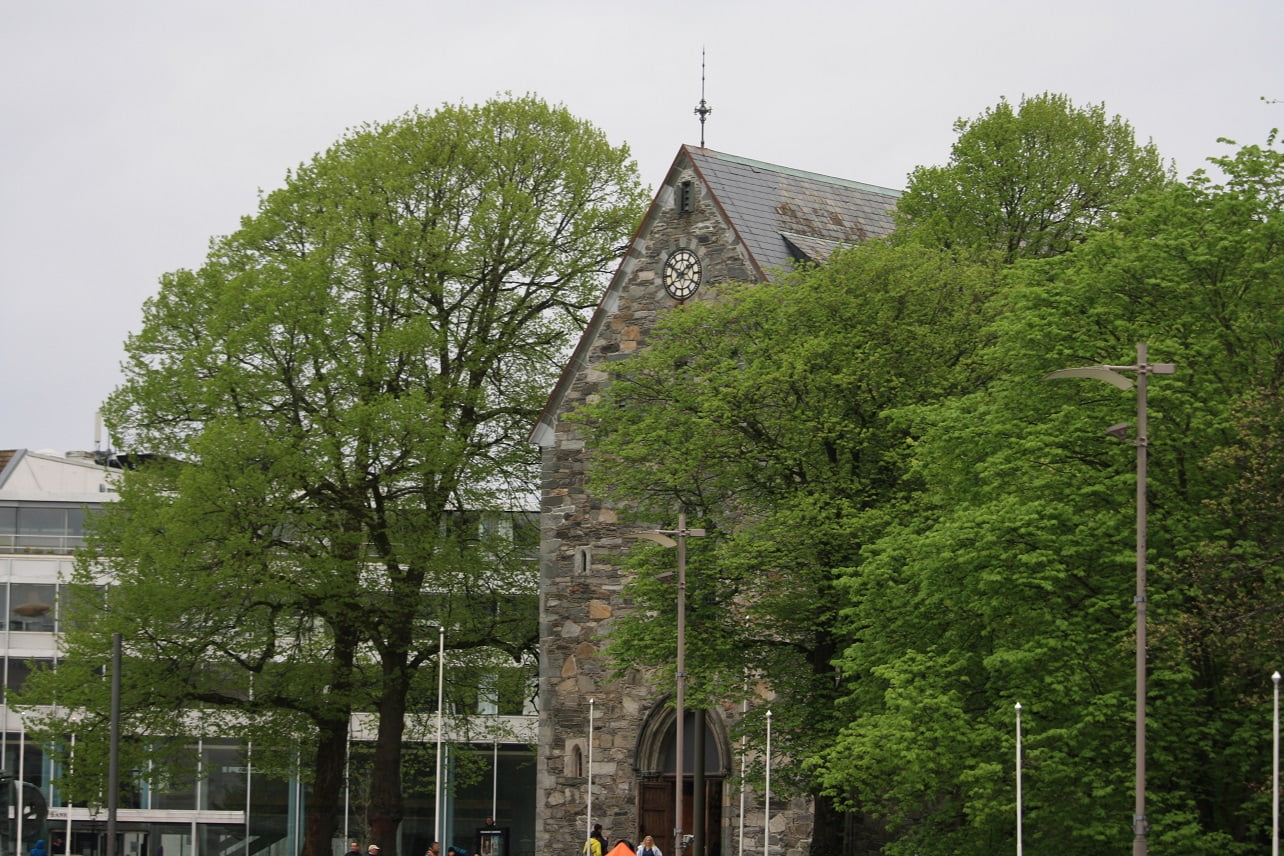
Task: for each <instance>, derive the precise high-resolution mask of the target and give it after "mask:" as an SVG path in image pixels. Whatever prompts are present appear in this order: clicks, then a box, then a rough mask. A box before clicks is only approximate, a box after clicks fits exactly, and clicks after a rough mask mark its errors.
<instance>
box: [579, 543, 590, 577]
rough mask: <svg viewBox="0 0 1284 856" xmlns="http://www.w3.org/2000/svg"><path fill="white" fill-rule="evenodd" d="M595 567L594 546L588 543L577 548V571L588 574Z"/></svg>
mask: <svg viewBox="0 0 1284 856" xmlns="http://www.w3.org/2000/svg"><path fill="white" fill-rule="evenodd" d="M592 567H593V548H592V547H590V546H588V545H587V544H586V545H584V546H582V547H576V548H575V573H577V574H587V573H588V572H589V570H590V569H591V568H592Z"/></svg>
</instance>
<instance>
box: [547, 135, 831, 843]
mask: <svg viewBox="0 0 1284 856" xmlns="http://www.w3.org/2000/svg"><path fill="white" fill-rule="evenodd" d="M683 180H691V181H693V182H694V188H695V191H696V194H695V207H694V210H693V211H691V212H688V213H680V212H677V211H675V210H674V206H673V188H674V186H675V185H676V184H677V183H678V182H680V181H683ZM680 247H686V248H689V249H693V250H695V251H696V252H697V253H698V254H699V256H700V258H701V261H702V264H703V268H704V283H705V284H707V283H709V282H715V281H731V280H736V281H746V280H752V279H756V276H755V275H754V274H753V272H752V271H751V269H750V267H749V264H748V262H747V260H746V257H745V254H744V252H743V250H742V249H741V247H740V246H739V245H738V243H737V242H736V240H735V237H734V233H733V232H732V231H731V230H730V229H729V228H728V226H727V224H726V222H725V221H724V220H723V218H722V216H721V214H720V213H719V211H718V210H717V208H716V206H715V205H713V204H712V203H711V200H710V199H709V197H708V194H707V193H706V192H705V191H704V188H703V186H702V185H701V183H700V182H699V181H698V179H697V177H696V175H695V174H694V172H693V171H692V169H691V167H690V164H689V163H686V162H685V159H683V160H681V161H679V162H678V163H676V164H675V166H674V169H673V171H672V172H671V174H670V176H669V179H668V180H667V181H666V184H665V186H664V187H662V189H661V191H660V193H659V194H658V196H657V200H656V202H655V205H654V206H653V209H652V213H651V215H649V217H648V220H647V221H646V224H645V225H644V227H643V233H642V234H640V235H639V236H638V238H637V240H636V241H635V242H634V245H633V247H632V251H631V253H630V256H629V258H628V259H626V260H625V262H624V263H623V265H622V266H621V270H620V272H619V273H618V274H617V276H616V278H615V280H614V281H613V283H612V286H611V288H610V289H609V290H608V293H607V295H606V297H605V298H604V300H603V304H602V307H601V308H600V310H599V311H600V312H601V313H603V315H602V317H601V318H600V321H601V324H600V327H599V329H598V330H597V335H596V337H595V339H594V340H593V341H592V342H591V347H590V348H589V349H588V351H587V352H586V358H585V360H584V364H583V365H582V367H581V369H580V371H579V374H578V375H577V376H576V377H575V378H574V382H573V384H572V386H571V387H570V388H569V391H568V393H567V395H566V397H565V400H564V401H563V402H562V406H561V408H560V410H559V412H558V416H559V417H560V416H561V415H563V414H565V413H566V412H568V411H570V410H573V409H574V408H575V407H577V406H578V405H580V404H581V403H582V402H584V401H586V400H589V398H590V396H593V395H595V394H596V393H597V392H599V391H600V389H601V386H602V384H603V383H604V382H605V380H606V374H605V372H604V371H603V366H604V365H605V364H606V363H609V362H611V361H614V360H619V359H627V358H628V356H629V355H630V354H632V353H635V352H637V351H638V350H639V349H641V348H644V347H645V346H646V339H647V334H648V332H649V331H650V329H651V327H652V325H653V324H654V322H655V319H656V317H657V315H658V314H659V313H661V312H664V311H666V310H669V309H671V308H672V307H673V306H674V301H673V300H672V299H671V298H670V297H669V296H668V295H667V294H666V293H665V291H664V287H663V283H662V280H661V274H660V270H661V267H662V265H663V263H664V260H665V259H666V258H667V257H668V255H669V254H670V253H671V252H673V251H674V250H676V249H678V248H680ZM706 294H707V289H705V288H704V287H702V288H701V290H700V291H699V292H697V295H696V298H695V299H700V298H701V297H702V296H704V295H706ZM588 466H589V461H588V456H587V454H586V451H585V444H584V439H583V437H581V436H580V435H579V433H578V432H577V430H576V429H575V428H574V427H573V426H569V425H567V424H566V423H565V422H562V421H560V419H559V421H558V423H557V426H556V432H555V438H554V441H553V443H552V444H551V445H548V446H546V448H545V449H544V450H543V483H542V488H541V547H540V646H541V647H540V707H541V713H540V726H539V746H538V771H537V790H538V793H537V794H536V800H537V806H536V853H537V854H538V856H549V855H550V854H565V856H575V854H578V853H579V852H580V848H581V846H582V844H583V841H584V838H585V836H586V833H587V830H588V828H589V824H590V819H589V818H588V817H587V814H586V812H587V796H586V788H587V784H588V775H587V774H588V772H589V769H588V764H589V755H590V747H589V746H588V734H589V709H590V705H589V700H590V699H592V700H593V704H592V709H593V746H592V747H591V750H592V751H591V754H592V766H591V772H592V785H593V794H592V815H593V817H592V819H591V822H592V823H601V824H602V825H603V828H604V830H605V831H606V833H607V835H608V836H610V838H611V840H612V841H614V840H615V839H618V838H628V839H629V840H632V841H634V842H635V843H636V835H637V833H638V808H637V805H636V800H637V795H638V783H637V781H636V776H635V770H636V766H635V765H636V763H637V758H636V753H637V749H638V740H639V735H640V732H641V728H642V725H643V721H644V719H645V717H646V716H647V714H648V713H649V712H650V711H651V710H652V709H653V708H654V707H655V705H656V704H658V703H659V702H660V701H661V700H662V699H661V697H660V694H659V693H658V692H657V691H655V690H653V689H652V688H651V687H650V686H649V682H648V681H647V680H646V675H644V674H639V675H638V677H637V679H636V680H627V681H619V682H611V681H610V680H609V679H608V666H607V664H606V663H605V662H604V661H603V658H602V648H603V646H604V643H605V640H606V637H607V635H608V634H609V633H610V629H611V624H612V622H613V621H614V619H615V618H616V617H617V616H618V615H619V614H620V610H621V609H622V607H623V604H622V601H621V598H620V595H621V591H622V589H623V585H624V579H623V578H622V576H621V575H620V574H619V573H618V572H617V571H616V565H615V563H614V562H613V561H612V559H613V557H615V556H617V555H618V554H619V553H620V552H621V551H622V550H623V549H624V548H625V543H624V537H623V536H624V534H625V533H624V531H623V530H622V527H621V526H620V525H619V522H618V520H617V514H616V511H615V509H613V508H612V507H611V506H610V504H608V503H606V502H605V501H603V500H602V499H601V498H599V497H596V496H594V495H593V494H592V493H591V492H590V491H589V489H588V487H587V476H588ZM675 523H676V519H675V520H674V521H669V522H667V523H664V524H663V525H674V524H675ZM734 715H735V711H729V712H727V713H726V714H725V715H724V719H726V718H727V717H732V716H734ZM577 758H578V764H579V768H578V769H576V763H577ZM729 760H730V762H731V764H732V766H733V771H734V768H735V767H736V766H737V765H738V763H739V760H740V759H739V757H738V756H734V753H733V757H732V758H730V759H729ZM728 784H729V785H730V782H729V783H728ZM723 803H724V805H723V811H722V816H723V829H722V835H721V838H722V841H723V853H726V854H732V853H735V852H736V849H737V844H738V840H739V835H740V817H739V805H740V800H739V792H738V790H737V791H735V792H734V793H733V792H732V789H731V788H730V787H727V788H725V789H724V799H723ZM773 803H774V804H775V807H774V810H773V817H772V844H771V850H772V852H773V853H780V854H785V856H788V854H799V856H801V854H803V853H805V852H806V845H807V838H808V836H809V835H810V806H809V805H808V804H807V803H806V801H798V802H796V803H790V804H787V805H786V804H782V803H778V802H777V801H776V800H773ZM763 822H764V816H763V812H762V799H761V796H760V795H754V794H750V795H749V796H748V797H747V798H746V817H745V823H744V827H745V829H744V834H745V838H746V842H747V844H746V846H748V843H750V842H752V843H753V844H754V849H753V850H749V852H754V850H757V851H758V852H760V851H761V838H762V825H763ZM647 831H648V832H651V834H653V835H655V837H656V839H657V842H658V843H659V844H660V847H661V848H662V849H663V850H664V851H665V852H666V853H668V852H669V851H670V850H672V842H671V841H668V840H666V839H667V838H668V837H671V831H669V830H666V831H664V832H663V833H661V834H656V833H655V832H654V831H651V830H647ZM688 831H689V830H688Z"/></svg>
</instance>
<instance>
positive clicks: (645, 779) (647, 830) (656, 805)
mask: <svg viewBox="0 0 1284 856" xmlns="http://www.w3.org/2000/svg"><path fill="white" fill-rule="evenodd" d="M676 724H677V717H676V716H674V710H673V708H671V707H667V706H665V705H664V703H663V702H661V703H660V704H658V705H656V707H654V708H653V709H652V710H651V713H650V714H649V715H648V716H647V719H646V722H645V723H644V724H643V726H642V732H641V735H640V738H639V740H638V749H637V755H636V764H637V771H638V775H637V782H638V794H637V807H638V830H637V835H638V837H637V841H638V842H640V841H641V840H642V837H643V836H646V835H650V836H652V837H653V838H654V839H655V841H656V844H658V845H659V847H660V849H661V850H663V851H664V852H665V853H669V851H671V850H672V849H673V830H674V828H675V826H676V824H675V823H674V817H673V809H674V802H675V800H674V797H675V793H674V790H673V789H674V785H675V776H674V770H675V768H676V764H675V763H674V761H675V760H676V755H675V754H674V748H675V745H674V744H675V742H676V736H677V735H676V732H677V729H676V728H675V726H676ZM702 725H703V728H701V726H702ZM682 730H683V735H682V738H683V742H684V743H685V744H686V751H685V752H684V754H683V756H682V773H683V776H682V778H683V780H684V781H683V788H682V795H683V796H682V809H683V811H682V814H683V818H682V831H683V832H684V833H686V834H687V835H691V834H694V832H695V830H696V822H695V821H696V818H697V817H701V816H702V819H703V827H702V828H703V832H704V844H705V846H704V848H703V851H704V852H703V853H700V854H697V853H694V852H692V851H688V852H687V853H686V854H679V856H716V854H718V853H721V852H722V794H723V782H724V781H725V780H726V778H727V776H728V775H730V772H731V771H730V767H729V765H728V763H727V759H728V758H730V757H731V755H730V751H729V748H730V747H729V743H728V740H727V731H726V728H725V727H724V725H723V723H722V721H721V719H720V718H719V717H717V716H713V715H710V714H709V713H708V712H707V711H695V710H688V711H686V717H685V720H684V722H683V726H682ZM702 732H703V733H702ZM697 747H700V748H702V749H703V751H697ZM701 757H703V760H704V763H703V765H701V764H698V763H697V759H699V758H701ZM698 779H702V780H703V787H702V788H701V789H700V790H702V791H703V800H699V799H697V787H696V782H697V780H698Z"/></svg>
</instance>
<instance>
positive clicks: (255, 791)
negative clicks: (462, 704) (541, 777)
mask: <svg viewBox="0 0 1284 856" xmlns="http://www.w3.org/2000/svg"><path fill="white" fill-rule="evenodd" d="M4 743H5V748H4V761H5V768H6V769H8V770H11V771H14V772H15V773H16V772H18V771H21V774H22V778H23V779H24V780H25V781H27V782H29V783H31V784H32V785H33V786H34V787H35V788H37V789H39V791H40V792H41V793H42V794H44V795H45V798H46V799H47V801H48V804H49V816H48V819H47V821H46V822H47V824H48V830H47V834H48V835H49V840H48V842H47V844H48V846H49V852H50V856H58V854H61V853H75V854H80V856H104V854H105V853H106V852H107V842H106V835H107V822H106V814H105V812H104V811H103V810H102V809H101V808H100V809H98V810H96V811H90V810H89V809H86V808H83V807H76V806H70V807H69V806H67V805H65V804H64V803H63V801H62V800H61V798H60V796H59V794H58V792H57V789H56V788H53V787H51V786H50V785H49V783H50V781H51V779H52V778H53V775H52V774H53V772H54V771H52V770H50V769H48V768H47V766H46V764H47V759H46V757H45V754H44V752H43V751H42V750H41V747H40V746H39V745H37V744H34V743H30V742H27V741H25V740H24V739H23V736H22V735H21V734H17V733H10V734H7V735H4ZM188 748H189V749H190V750H191V751H192V753H193V755H194V757H196V758H198V759H199V764H198V766H197V767H196V768H195V769H194V770H193V772H192V773H191V774H190V775H184V776H179V777H177V778H174V779H171V780H170V781H167V782H166V783H165V784H164V785H160V786H158V785H151V786H144V785H137V786H135V787H132V788H130V787H125V788H122V790H123V791H124V793H122V796H121V801H120V808H121V809H122V811H121V812H119V816H118V819H117V823H116V829H117V836H118V840H117V852H118V853H119V854H121V856H294V854H297V853H298V850H299V847H300V846H301V843H302V837H303V832H302V830H303V819H304V814H305V811H306V804H307V794H306V789H305V788H304V787H303V786H301V784H300V782H299V780H298V779H291V780H289V781H287V780H283V779H279V778H272V777H268V776H264V775H260V774H258V773H255V772H254V770H253V766H252V764H250V763H249V762H248V761H247V753H246V751H245V747H244V746H243V745H241V744H239V743H237V742H235V741H232V740H213V741H208V742H204V741H203V742H201V743H199V744H197V745H195V746H191V747H188ZM407 748H408V752H409V754H411V755H413V756H417V759H412V761H411V762H410V763H408V764H407V765H406V769H405V770H404V771H403V776H404V782H403V791H404V794H405V803H406V805H405V810H406V815H405V819H404V820H403V821H402V824H401V828H400V831H399V834H398V840H397V849H398V852H399V853H400V854H403V856H422V854H423V853H425V852H426V851H427V849H428V845H429V844H430V843H431V842H432V841H433V836H434V832H435V830H436V828H437V823H436V817H435V815H434V813H433V804H434V802H435V799H436V789H435V785H434V782H433V778H434V775H435V761H436V759H435V746H434V745H430V744H416V745H414V746H413V747H407ZM444 748H445V751H446V753H447V755H446V759H445V763H444V765H443V766H444V769H445V774H446V775H445V782H444V790H445V793H444V794H443V799H442V802H443V805H444V809H445V814H444V815H443V823H442V828H443V829H444V830H445V832H444V834H443V835H442V841H443V850H444V847H445V845H448V844H455V845H458V846H459V847H461V848H467V849H468V850H469V851H470V852H471V851H473V850H476V849H477V847H478V843H479V839H480V833H481V830H482V829H483V827H485V824H486V820H487V819H488V818H491V817H494V818H496V819H497V821H498V825H499V826H500V828H501V829H503V830H504V832H505V836H504V837H505V840H506V842H507V852H508V853H510V854H515V856H534V829H535V817H534V800H533V799H532V794H533V793H534V787H535V757H534V753H533V752H532V750H531V749H530V748H529V747H526V746H520V745H511V744H501V745H490V746H482V745H447V746H446V747H444ZM362 755H365V756H366V757H368V755H369V745H368V744H354V746H353V756H354V757H360V756H362ZM359 767H360V765H359V764H358V765H354V771H353V775H352V776H351V778H350V779H349V782H348V789H347V794H346V797H347V799H346V802H347V804H348V806H349V809H350V810H349V813H348V815H347V817H346V819H340V824H339V829H338V830H336V836H335V839H334V841H333V842H332V850H333V852H334V853H335V854H336V856H339V854H342V853H344V852H345V851H346V850H347V844H346V842H348V841H357V842H359V843H362V844H363V845H364V843H366V842H368V841H369V835H368V834H366V830H367V826H366V822H365V818H364V816H363V812H364V800H363V792H364V788H365V786H366V784H367V781H363V780H362V778H363V776H362V773H361V770H360V768H359ZM13 844H14V843H13V842H10V843H9V845H8V848H10V849H8V852H18V853H21V852H23V850H22V849H19V850H17V851H15V850H13V849H11V848H13ZM68 845H70V846H68ZM364 849H365V848H364V846H363V847H362V850H363V851H364Z"/></svg>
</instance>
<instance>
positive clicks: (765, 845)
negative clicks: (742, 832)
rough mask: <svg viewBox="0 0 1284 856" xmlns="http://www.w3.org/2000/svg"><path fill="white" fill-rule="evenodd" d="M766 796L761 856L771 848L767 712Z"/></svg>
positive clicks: (769, 741) (769, 718)
mask: <svg viewBox="0 0 1284 856" xmlns="http://www.w3.org/2000/svg"><path fill="white" fill-rule="evenodd" d="M766 790H767V794H766V797H765V798H764V800H763V805H762V856H767V851H768V850H770V848H771V711H767V787H766Z"/></svg>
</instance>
